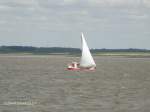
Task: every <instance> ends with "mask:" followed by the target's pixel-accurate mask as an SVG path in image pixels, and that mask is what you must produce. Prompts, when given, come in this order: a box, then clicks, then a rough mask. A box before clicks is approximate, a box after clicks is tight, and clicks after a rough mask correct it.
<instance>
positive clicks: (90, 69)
mask: <svg viewBox="0 0 150 112" xmlns="http://www.w3.org/2000/svg"><path fill="white" fill-rule="evenodd" d="M67 70H70V71H95V70H96V68H95V67H94V68H67Z"/></svg>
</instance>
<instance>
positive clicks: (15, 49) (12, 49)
mask: <svg viewBox="0 0 150 112" xmlns="http://www.w3.org/2000/svg"><path fill="white" fill-rule="evenodd" d="M91 52H93V53H99V52H150V50H147V49H133V48H129V49H91ZM0 53H68V54H69V53H70V54H78V53H81V50H80V49H79V48H65V47H32V46H0Z"/></svg>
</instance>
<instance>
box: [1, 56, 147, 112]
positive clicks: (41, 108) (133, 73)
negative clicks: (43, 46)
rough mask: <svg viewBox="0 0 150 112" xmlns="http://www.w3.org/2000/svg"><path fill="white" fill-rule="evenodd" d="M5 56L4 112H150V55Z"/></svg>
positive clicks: (2, 106) (3, 72)
mask: <svg viewBox="0 0 150 112" xmlns="http://www.w3.org/2000/svg"><path fill="white" fill-rule="evenodd" d="M72 60H75V61H77V60H78V58H75V57H67V56H32V55H30V56H16V55H12V56H9V55H0V112H150V58H125V57H110V56H109V57H95V60H96V63H97V70H96V71H94V72H86V71H80V72H79V71H76V72H75V71H74V72H73V71H67V70H66V68H65V67H66V66H65V65H67V63H68V62H71V61H72Z"/></svg>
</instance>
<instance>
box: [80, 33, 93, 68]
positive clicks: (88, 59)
mask: <svg viewBox="0 0 150 112" xmlns="http://www.w3.org/2000/svg"><path fill="white" fill-rule="evenodd" d="M81 41H82V57H81V60H80V67H96V64H95V62H94V60H93V57H92V55H91V53H90V50H89V48H88V46H87V43H86V40H85V38H84V35H83V33H82V34H81Z"/></svg>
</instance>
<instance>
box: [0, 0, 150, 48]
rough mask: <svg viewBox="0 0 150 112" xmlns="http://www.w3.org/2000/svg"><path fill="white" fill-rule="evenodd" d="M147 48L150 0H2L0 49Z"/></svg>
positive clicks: (149, 46)
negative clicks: (84, 44) (82, 37)
mask: <svg viewBox="0 0 150 112" xmlns="http://www.w3.org/2000/svg"><path fill="white" fill-rule="evenodd" d="M81 32H83V33H84V35H85V37H86V40H87V42H88V45H89V47H90V48H147V49H150V0H0V45H27V46H41V47H42V46H44V47H52V46H60V47H78V48H79V47H80V46H81V43H80V33H81Z"/></svg>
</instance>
